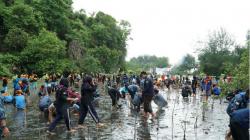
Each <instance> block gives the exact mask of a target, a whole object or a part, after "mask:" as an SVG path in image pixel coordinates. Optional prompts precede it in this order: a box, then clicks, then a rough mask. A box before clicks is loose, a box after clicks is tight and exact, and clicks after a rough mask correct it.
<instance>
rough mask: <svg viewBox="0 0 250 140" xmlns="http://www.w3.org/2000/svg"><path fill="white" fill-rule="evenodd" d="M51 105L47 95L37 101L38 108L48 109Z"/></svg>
mask: <svg viewBox="0 0 250 140" xmlns="http://www.w3.org/2000/svg"><path fill="white" fill-rule="evenodd" d="M51 103H52V102H51V99H50V97H49V96H48V95H46V96H43V97H42V98H41V99H40V101H39V108H48V107H49V105H50V104H51Z"/></svg>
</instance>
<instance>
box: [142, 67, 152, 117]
mask: <svg viewBox="0 0 250 140" xmlns="http://www.w3.org/2000/svg"><path fill="white" fill-rule="evenodd" d="M141 76H142V80H143V85H142V100H143V104H144V116H145V117H146V118H148V117H149V114H151V115H152V117H155V114H154V113H153V110H152V106H151V102H152V99H153V96H154V85H153V81H152V79H151V78H150V77H147V73H146V72H145V71H143V72H141Z"/></svg>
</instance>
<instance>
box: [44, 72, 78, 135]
mask: <svg viewBox="0 0 250 140" xmlns="http://www.w3.org/2000/svg"><path fill="white" fill-rule="evenodd" d="M66 77H68V74H67V72H64V75H63V78H62V79H61V80H60V83H59V84H60V85H59V86H58V89H57V91H56V102H55V107H56V118H55V119H54V120H53V122H52V123H51V124H50V125H49V129H48V130H47V132H48V133H49V134H53V132H52V131H53V130H54V129H55V127H56V125H57V123H58V122H59V121H60V120H61V119H63V118H64V121H65V124H66V127H67V130H68V132H73V131H75V130H74V129H71V128H70V118H69V104H68V101H77V100H78V98H69V97H68V94H67V92H66V90H67V88H68V87H69V81H68V79H67V78H66Z"/></svg>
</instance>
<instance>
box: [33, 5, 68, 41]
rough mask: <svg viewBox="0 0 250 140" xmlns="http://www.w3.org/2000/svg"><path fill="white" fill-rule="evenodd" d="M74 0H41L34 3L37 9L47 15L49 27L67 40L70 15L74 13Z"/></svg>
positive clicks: (46, 21)
mask: <svg viewBox="0 0 250 140" xmlns="http://www.w3.org/2000/svg"><path fill="white" fill-rule="evenodd" d="M71 4H72V0H40V1H38V2H36V3H34V6H35V9H36V10H38V11H40V12H41V13H42V16H43V17H45V18H44V21H45V23H46V25H47V29H48V30H49V31H52V32H56V33H57V35H58V37H59V38H60V39H63V40H65V38H66V37H65V35H66V34H67V33H69V31H70V29H71V26H70V17H71V16H72V14H73V10H72V7H71Z"/></svg>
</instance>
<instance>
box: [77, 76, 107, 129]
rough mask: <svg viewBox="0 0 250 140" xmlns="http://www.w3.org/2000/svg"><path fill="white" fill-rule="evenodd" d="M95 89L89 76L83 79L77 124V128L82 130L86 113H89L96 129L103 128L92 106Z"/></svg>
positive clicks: (95, 86)
mask: <svg viewBox="0 0 250 140" xmlns="http://www.w3.org/2000/svg"><path fill="white" fill-rule="evenodd" d="M96 89H97V85H96V84H94V82H93V80H92V77H91V76H86V77H85V78H84V79H83V83H82V88H81V104H80V118H79V122H78V125H79V126H78V127H79V128H83V127H84V126H83V122H84V120H85V118H86V116H87V113H88V112H89V113H90V116H91V117H92V118H93V120H94V121H95V123H96V124H97V127H101V126H103V124H101V123H100V120H99V117H98V115H97V112H96V110H95V108H94V106H93V100H94V93H95V91H96Z"/></svg>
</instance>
